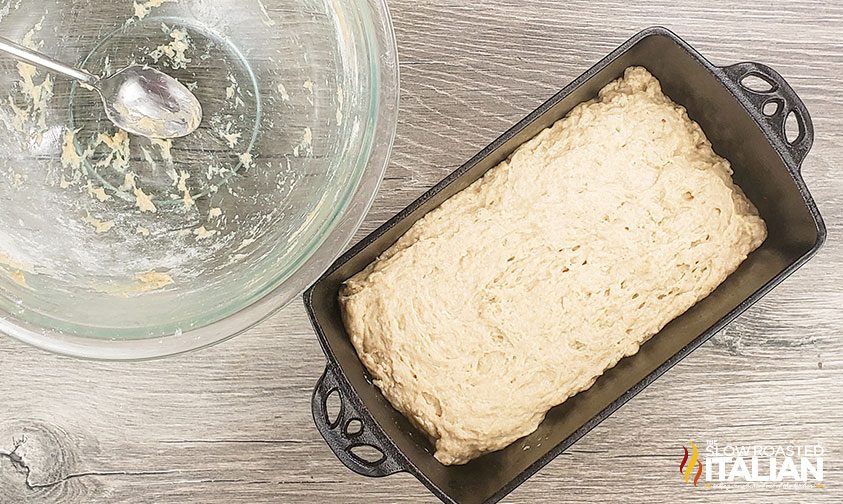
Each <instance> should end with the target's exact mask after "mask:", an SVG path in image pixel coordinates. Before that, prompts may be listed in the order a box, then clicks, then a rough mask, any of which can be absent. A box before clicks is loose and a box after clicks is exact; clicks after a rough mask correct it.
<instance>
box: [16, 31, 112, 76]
mask: <svg viewBox="0 0 843 504" xmlns="http://www.w3.org/2000/svg"><path fill="white" fill-rule="evenodd" d="M0 51H2V52H5V53H7V54H9V55H11V56H14V57H15V58H17V59H19V60H21V61H25V62H27V63H31V64H33V65H35V66H39V67H43V68H48V69H50V70H53V71H55V72H58V73H61V74H64V75H67V76H68V77H72V78H74V79H76V80H78V81H80V82H84V83H85V84H88V85H90V86H95V85H96V84H97V82H98V81H99V77H97V76H96V75H93V74H89V73H88V72H86V71H84V70H79V69H77V68H73V67H71V66H68V65H65V64H64V63H62V62H60V61H56V60H54V59H53V58H50V57H49V56H46V55H44V54H41V53H39V52H37V51H33V50H32V49H29V48H26V47H24V46H22V45H20V44H16V43H14V42H12V41H11V40H9V39H7V38H4V37H0Z"/></svg>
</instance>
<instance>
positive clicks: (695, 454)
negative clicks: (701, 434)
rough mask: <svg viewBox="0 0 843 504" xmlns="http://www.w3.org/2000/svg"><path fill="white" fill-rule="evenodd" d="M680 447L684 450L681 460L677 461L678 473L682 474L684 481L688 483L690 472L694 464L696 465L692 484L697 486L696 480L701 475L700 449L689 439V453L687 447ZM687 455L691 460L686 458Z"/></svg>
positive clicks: (692, 470)
mask: <svg viewBox="0 0 843 504" xmlns="http://www.w3.org/2000/svg"><path fill="white" fill-rule="evenodd" d="M682 449H683V450H685V456H683V457H682V462H680V463H679V473H680V474H682V475H683V477H684V479H685V483H690V482H691V473H693V472H694V466H696V468H697V474H696V475H694V486H697V482H698V481H699V480H700V476H702V462H700V461H699V458H700V451H699V450H698V449H697V445H695V444H694V442H693V441H691V453H690V455H689V454H688V449H687V448H685V447H684V446H683V447H682ZM689 456H690V459H691V460H688V458H689Z"/></svg>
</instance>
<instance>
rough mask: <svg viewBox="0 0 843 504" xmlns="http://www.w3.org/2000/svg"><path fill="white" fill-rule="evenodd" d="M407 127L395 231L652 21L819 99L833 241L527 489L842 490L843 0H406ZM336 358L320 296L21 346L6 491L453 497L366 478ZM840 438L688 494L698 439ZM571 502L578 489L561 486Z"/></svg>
mask: <svg viewBox="0 0 843 504" xmlns="http://www.w3.org/2000/svg"><path fill="white" fill-rule="evenodd" d="M390 5H391V8H392V12H393V15H394V17H395V24H396V31H397V36H398V40H399V46H400V56H401V61H402V66H401V70H402V79H403V80H402V99H401V120H400V125H399V130H398V140H397V142H396V146H395V151H394V155H393V159H392V163H391V165H390V167H389V171H388V173H387V179H386V180H385V182H384V184H383V187H382V190H381V193H380V195H379V196H378V198H377V200H376V202H375V206H374V208H373V209H372V212H371V214H370V215H369V217H368V218H367V220H366V222H365V223H364V225H363V227H362V228H361V230H360V232H359V233H358V237H362V236H363V235H365V234H366V233H367V232H369V231H371V230H372V229H374V228H375V227H376V226H377V225H378V224H380V223H381V222H383V221H384V220H386V219H387V218H389V217H390V216H391V215H393V214H394V213H395V212H396V211H398V210H399V209H401V208H402V207H403V206H405V205H406V204H407V203H409V202H410V201H412V200H413V199H414V198H415V197H417V196H418V195H419V194H421V193H422V192H423V191H424V190H426V189H427V188H428V187H430V186H431V185H432V184H434V183H435V182H436V181H438V180H439V179H440V178H442V177H443V176H445V175H446V174H447V173H449V172H450V171H452V170H453V169H454V168H455V167H456V166H458V165H460V164H461V163H462V162H464V161H465V160H466V159H468V158H469V157H470V156H471V155H473V154H474V153H475V152H477V151H478V150H479V149H481V148H482V147H483V146H485V145H486V144H487V143H488V142H490V141H491V140H493V139H494V138H495V137H496V136H497V135H498V134H500V133H501V132H503V131H505V130H506V129H507V128H509V126H510V125H512V124H513V123H514V122H515V121H517V120H518V119H520V118H521V117H523V116H524V115H525V114H526V113H528V112H529V111H530V110H532V109H533V108H534V107H535V106H536V105H538V104H539V103H541V102H542V101H544V100H545V99H546V98H548V97H549V96H551V95H552V94H553V93H554V92H555V91H556V90H558V89H559V88H560V87H562V86H563V85H565V84H566V83H567V82H569V81H570V80H571V79H573V78H574V77H576V76H577V75H579V74H580V73H581V72H582V71H584V70H585V69H587V68H588V67H589V66H590V65H591V64H592V63H594V62H595V61H597V60H598V59H600V58H601V57H602V56H603V55H605V54H606V53H607V52H608V51H610V50H611V49H612V48H614V47H615V46H616V45H617V44H619V43H620V42H622V41H623V40H625V39H626V38H628V37H629V36H631V35H632V34H633V33H634V32H636V31H637V30H638V29H640V28H643V27H645V26H648V25H652V24H663V25H665V26H667V27H669V28H671V29H673V30H674V31H676V32H677V33H679V34H680V35H681V36H683V37H684V38H686V40H688V41H689V42H690V43H691V44H692V45H694V46H695V47H696V48H698V49H699V50H700V51H701V52H702V53H703V54H705V55H706V56H708V57H709V58H710V59H712V60H713V61H714V62H716V63H723V64H726V63H732V62H736V61H739V60H747V59H748V60H754V61H760V62H763V63H767V64H770V65H771V66H773V67H774V68H776V69H777V70H779V71H780V72H781V73H782V74H783V75H784V76H785V77H786V78H787V79H788V81H789V82H790V83H791V84H792V85H793V87H794V88H795V89H796V91H797V92H798V93H799V94H800V96H801V97H802V98H803V99H804V100H805V102H806V104H807V105H808V108H809V109H810V110H811V112H812V114H813V117H814V123H815V126H816V129H817V132H818V133H817V139H816V142H815V144H814V148H813V151H812V153H811V155H810V156H809V157H808V159H807V161H806V163H805V166H804V174H805V178H806V181H807V184H808V186H809V187H810V188H811V189H812V191H813V194H814V196H815V198H816V199H817V201H818V204H819V206H820V208H821V210H822V212H823V215H824V216H825V218H826V220H827V224H828V227H829V240H828V243H827V245H826V247H825V248H824V249H823V251H822V252H821V254H820V255H819V256H818V257H817V258H816V259H815V260H813V261H812V262H811V263H809V264H808V265H807V266H806V267H805V268H803V269H802V270H800V271H799V272H798V273H796V274H795V275H793V276H792V277H791V278H790V279H788V280H787V281H786V282H785V283H784V284H783V285H781V286H780V287H778V288H777V289H776V290H775V291H774V292H773V293H772V294H770V295H769V296H767V297H766V298H765V299H764V300H763V301H761V302H760V303H759V304H758V305H756V306H755V307H753V308H752V309H750V311H749V312H747V313H746V314H745V315H744V316H742V317H741V318H740V319H739V320H738V321H736V322H735V323H734V324H732V325H730V326H729V327H728V328H727V329H726V330H724V331H723V332H721V333H720V334H718V335H717V336H716V337H715V338H714V339H713V340H712V341H711V342H710V343H708V344H706V345H704V346H703V347H702V348H701V349H699V350H698V351H697V352H695V353H694V354H693V355H691V356H690V357H689V358H688V359H686V360H685V361H683V362H682V363H681V364H680V365H678V366H677V367H675V368H674V369H673V370H671V371H670V372H668V373H667V374H666V375H665V376H664V377H663V378H661V379H660V380H658V381H657V382H656V383H655V384H653V385H652V386H651V387H649V388H648V389H647V390H646V391H644V392H643V393H642V394H640V395H639V396H638V397H637V398H635V399H634V400H633V401H632V402H630V403H629V404H627V405H626V406H624V407H623V408H621V410H620V411H618V412H617V413H616V414H615V415H613V416H612V417H610V418H609V419H608V420H607V421H605V422H604V423H603V424H602V425H600V426H599V427H597V428H596V429H595V430H594V431H592V432H591V433H590V434H588V435H587V436H586V437H585V438H584V439H583V440H582V441H580V442H579V443H577V444H576V445H575V447H574V448H572V449H571V450H569V452H567V453H566V454H564V455H562V456H560V457H559V458H557V459H556V460H555V461H554V462H552V463H551V464H550V465H549V466H547V467H546V468H544V469H543V470H542V471H540V472H539V473H538V474H537V475H536V476H534V477H533V478H532V479H531V480H530V481H528V482H527V483H526V484H524V485H523V486H522V487H521V488H519V489H518V490H517V491H516V492H514V493H513V494H512V495H511V496H510V497H509V498H507V500H506V501H507V502H511V503H532V502H546V501H560V500H563V501H564V500H577V501H579V502H594V503H597V502H617V501H623V502H642V503H643V502H648V503H649V502H665V503H668V502H676V501H678V500H680V499H691V498H693V500H695V501H700V502H723V501H728V502H759V503H760V502H794V501H795V502H839V501H840V500H841V497H842V496H843V464H841V463H840V460H843V459H841V457H843V441H841V439H843V421H841V420H840V418H841V417H843V313H842V311H841V307H843V290H842V289H841V287H840V286H841V283H843V241H841V239H840V236H841V232H843V190H842V189H843V182H841V181H842V180H843V133H841V131H843V92H841V88H840V86H839V79H840V76H841V75H843V43H841V38H840V31H839V29H840V27H841V26H843V5H841V4H840V3H839V2H827V1H821V0H796V1H772V0H763V1H762V0H750V1H746V2H740V3H735V2H730V1H727V0H714V1H709V2H677V1H674V0H658V1H653V2H647V3H641V4H638V5H633V3H632V2H622V1H619V0H618V1H602V2H590V1H585V0H579V1H572V2H564V3H563V2H557V1H554V0H425V1H424V2H416V1H411V0H394V1H392V2H390ZM323 366H324V358H323V356H322V354H321V351H320V349H319V348H318V344H317V342H316V340H315V337H314V336H313V333H312V331H311V329H310V326H309V324H308V322H307V320H306V317H305V315H304V311H303V309H302V308H301V306H300V305H299V303H293V304H292V305H291V306H289V307H287V308H286V309H284V310H282V311H281V312H279V313H278V314H276V315H275V316H274V317H272V318H271V319H269V320H268V321H266V322H265V323H263V324H261V325H260V326H258V327H256V328H255V329H253V330H251V331H249V332H248V333H246V334H244V335H242V336H240V337H238V338H235V339H234V340H231V341H229V342H226V343H224V344H222V345H219V346H217V347H214V348H210V349H207V350H204V351H201V352H196V353H192V354H188V355H184V356H179V357H175V358H171V359H167V360H162V361H153V362H144V363H130V364H115V363H96V362H83V361H76V360H72V359H67V358H63V357H57V356H52V355H48V354H45V353H43V352H41V351H38V350H35V349H32V348H29V347H26V346H24V345H22V344H20V343H18V342H16V341H14V340H11V339H9V338H0V503H7V502H8V503H18V502H62V503H64V502H93V503H106V502H108V503H112V502H117V503H120V502H132V503H136V502H185V503H190V502H196V503H200V502H201V503H216V502H219V503H229V502H244V503H245V502H249V503H251V502H361V503H363V502H365V503H370V502H372V503H374V502H433V501H434V500H433V498H432V497H431V496H430V495H429V494H428V493H427V491H426V490H425V489H424V488H423V487H422V486H421V484H419V483H418V482H416V481H415V480H414V479H413V478H411V477H410V476H407V475H396V476H392V477H389V478H384V479H378V480H369V479H366V478H362V477H358V476H356V475H354V474H352V473H351V472H349V471H348V470H346V469H345V468H344V467H343V466H342V465H341V464H340V463H339V462H338V461H337V460H336V459H335V458H334V457H333V455H332V454H331V453H330V451H329V450H328V448H327V447H326V446H325V444H324V443H323V442H322V441H321V438H320V437H319V435H318V434H317V433H316V430H315V428H314V427H313V426H312V420H311V418H310V407H309V401H310V394H311V391H312V387H313V385H314V383H315V381H316V379H317V378H318V376H319V374H320V373H321V371H322V368H323ZM706 439H712V440H717V441H718V442H720V443H727V442H739V443H740V442H743V443H761V442H766V443H774V444H778V443H787V442H801V443H814V442H822V443H823V444H824V445H825V447H826V449H827V451H828V454H829V455H828V457H827V460H828V461H829V462H828V463H827V467H826V481H827V485H826V488H824V489H811V490H801V491H782V490H775V491H772V490H741V491H734V492H729V493H728V494H725V493H723V492H720V491H718V490H711V491H698V492H695V493H689V489H688V488H686V487H685V486H684V485H682V484H681V483H680V481H679V479H678V478H677V477H676V472H677V469H678V463H679V460H680V459H681V453H682V451H681V446H682V445H683V444H687V442H688V440H697V441H701V440H706ZM560 496H561V497H560Z"/></svg>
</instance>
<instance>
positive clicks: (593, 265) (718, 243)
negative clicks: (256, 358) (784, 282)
mask: <svg viewBox="0 0 843 504" xmlns="http://www.w3.org/2000/svg"><path fill="white" fill-rule="evenodd" d="M731 173H732V172H731V168H730V166H729V162H728V161H726V160H725V159H723V158H721V157H719V156H718V155H717V154H715V153H714V152H713V151H712V149H711V146H710V144H709V142H708V140H707V139H706V137H705V135H704V134H703V132H702V130H701V129H700V127H699V126H698V125H697V124H696V123H695V122H693V121H691V120H690V119H689V118H688V115H687V114H686V112H685V109H684V108H682V107H680V106H678V105H676V104H675V103H673V102H672V101H671V100H670V99H669V98H667V97H665V95H664V94H662V91H661V88H660V86H659V82H658V81H657V80H656V79H655V78H654V77H653V76H652V75H650V73H649V72H647V70H645V69H643V68H640V67H631V68H628V69H627V70H626V72H625V73H624V77H623V78H622V79H619V80H617V81H614V82H612V83H610V84H609V85H607V86H606V87H604V88H603V89H602V90H601V91H600V93H599V95H598V98H597V99H595V100H593V101H590V102H587V103H583V104H580V105H579V106H577V107H576V108H574V109H573V110H572V111H571V112H570V113H569V114H568V115H567V116H566V117H565V118H564V119H562V120H561V121H559V122H557V123H556V124H555V125H553V126H552V127H551V128H548V129H546V130H544V131H542V132H541V133H540V134H539V135H538V136H536V137H535V138H533V139H532V140H530V141H529V142H527V143H525V144H524V145H522V146H521V147H519V148H518V149H517V150H516V151H515V152H514V153H513V154H512V156H510V158H509V159H508V160H507V161H505V162H503V163H501V164H500V165H499V166H497V167H495V168H493V169H492V170H490V171H489V172H488V173H487V174H486V175H485V176H484V177H483V178H481V179H480V180H478V181H477V182H475V183H474V184H472V185H471V186H469V187H468V188H467V189H465V190H464V191H462V192H460V193H458V194H456V195H455V196H453V197H452V198H450V199H449V200H448V201H446V202H445V203H443V204H442V205H441V206H440V207H439V208H437V209H435V210H433V211H432V212H430V213H428V214H427V215H426V216H425V217H424V218H423V219H421V220H419V221H418V222H417V223H416V224H415V225H413V227H412V228H410V230H409V231H408V232H407V233H406V234H405V235H404V236H403V237H401V239H399V240H398V241H397V242H396V243H395V244H394V245H393V246H392V247H391V248H390V249H389V250H387V251H386V252H384V253H383V255H382V256H381V257H380V258H379V259H378V260H377V261H375V262H374V263H373V264H371V265H370V266H369V267H367V268H366V269H365V270H364V271H362V272H360V273H359V274H357V275H355V276H354V277H353V278H351V279H350V280H348V281H347V282H346V284H345V286H344V287H343V288H342V291H341V294H340V303H341V306H342V308H343V316H344V320H345V324H346V327H347V330H348V334H349V335H350V336H351V339H352V342H353V344H354V346H355V348H356V349H357V352H358V354H359V356H360V359H361V360H362V361H363V363H364V364H365V365H366V367H367V368H368V370H369V371H370V372H371V374H372V376H373V377H374V379H375V384H377V386H378V387H380V389H381V390H382V391H383V394H384V395H385V396H386V398H387V399H389V401H390V402H391V403H392V404H393V406H395V408H397V409H398V410H399V411H401V412H403V413H404V414H405V415H406V416H407V417H409V418H410V419H411V420H412V421H413V422H414V423H415V424H416V425H418V426H419V427H420V428H421V429H423V430H424V431H425V432H426V433H427V434H428V435H429V436H430V438H431V439H432V440H433V441H434V442H435V444H436V458H437V459H438V460H439V461H441V462H442V463H443V464H461V463H465V462H467V461H469V460H470V459H472V458H474V457H477V456H478V455H481V454H483V453H485V452H489V451H492V450H498V449H500V448H503V447H505V446H506V445H508V444H509V443H511V442H512V441H514V440H516V439H518V438H520V437H522V436H525V435H527V434H529V433H531V432H533V431H534V430H535V429H536V427H537V426H538V424H539V423H540V422H541V421H542V419H543V418H544V416H545V413H546V412H547V410H548V409H550V408H551V407H553V406H555V405H557V404H560V403H562V402H563V401H565V400H566V399H568V398H569V397H571V396H572V395H574V394H576V393H577V392H580V391H582V390H585V389H587V388H588V387H590V386H591V384H592V383H594V381H595V379H596V378H597V377H598V376H600V375H601V374H602V373H603V372H604V371H605V370H606V369H608V368H611V367H612V366H614V365H615V364H616V363H617V362H618V361H619V360H620V359H621V358H623V357H624V356H627V355H632V354H634V353H635V352H637V351H638V347H639V346H640V345H641V344H642V343H643V342H644V341H646V340H647V339H648V338H650V337H651V336H652V335H653V334H655V333H657V332H658V331H659V330H660V329H661V328H662V327H663V326H664V325H665V324H667V323H668V322H669V321H670V320H672V319H674V318H675V317H677V316H678V315H680V314H682V313H683V312H685V311H686V310H687V309H688V308H690V307H691V306H692V305H694V304H695V303H696V302H697V301H699V300H700V299H702V298H703V297H705V296H707V295H708V294H709V293H710V292H711V291H712V290H714V288H715V287H717V285H719V284H720V283H721V282H722V281H723V280H724V279H725V278H726V276H728V275H729V274H730V273H731V272H733V271H734V270H735V268H737V267H738V265H739V264H740V263H741V262H742V261H743V260H744V259H745V258H746V256H747V254H749V253H750V252H752V251H753V250H754V249H755V248H757V247H758V246H759V245H760V244H761V243H762V242H763V241H764V239H765V238H766V228H765V225H764V222H763V221H762V220H761V218H760V217H758V215H757V211H756V210H755V208H754V207H753V206H752V204H751V203H750V202H749V201H748V200H747V199H746V197H745V196H744V195H743V193H742V192H741V190H740V189H739V188H738V187H736V186H735V185H734V184H733V183H732V179H731Z"/></svg>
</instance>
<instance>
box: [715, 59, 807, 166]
mask: <svg viewBox="0 0 843 504" xmlns="http://www.w3.org/2000/svg"><path fill="white" fill-rule="evenodd" d="M720 69H721V70H722V72H723V74H724V76H725V77H726V79H727V80H728V81H729V82H731V83H732V84H733V85H734V88H735V89H736V90H737V91H738V92H740V93H742V94H743V96H744V97H745V98H746V100H747V101H748V102H749V103H750V105H752V106H753V107H754V108H755V109H756V111H757V112H758V117H761V118H763V120H764V121H765V122H766V123H767V125H768V126H769V127H770V129H771V130H772V132H773V134H774V135H775V137H776V138H777V139H778V140H780V141H781V144H782V145H783V146H784V148H785V149H786V151H787V152H788V154H790V157H791V158H792V161H793V162H794V164H795V166H796V167H797V168H801V165H802V161H803V160H804V159H805V156H807V155H808V151H810V150H811V145H813V143H814V124H813V122H811V116H810V114H808V109H807V108H805V104H804V103H803V102H802V100H801V99H800V98H799V97H798V96H797V95H796V92H795V91H794V90H793V88H791V87H790V84H788V83H787V81H785V80H784V77H782V76H781V75H780V74H779V73H778V72H776V71H775V70H773V69H772V68H770V67H768V66H767V65H762V64H761V63H752V62H744V63H737V64H734V65H730V66H726V67H721V68H720ZM749 78H754V79H756V82H758V80H760V81H763V83H766V84H767V86H762V87H761V88H758V87H755V88H753V87H751V86H750V84H749V83H748V82H747V80H748V79H749ZM773 106H775V110H773V111H769V110H768V109H769V108H771V107H773ZM791 114H793V116H794V118H795V120H796V123H797V125H798V127H799V133H798V134H797V136H796V138H794V139H793V140H788V137H787V131H786V128H787V120H788V117H789V116H790V115H791Z"/></svg>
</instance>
